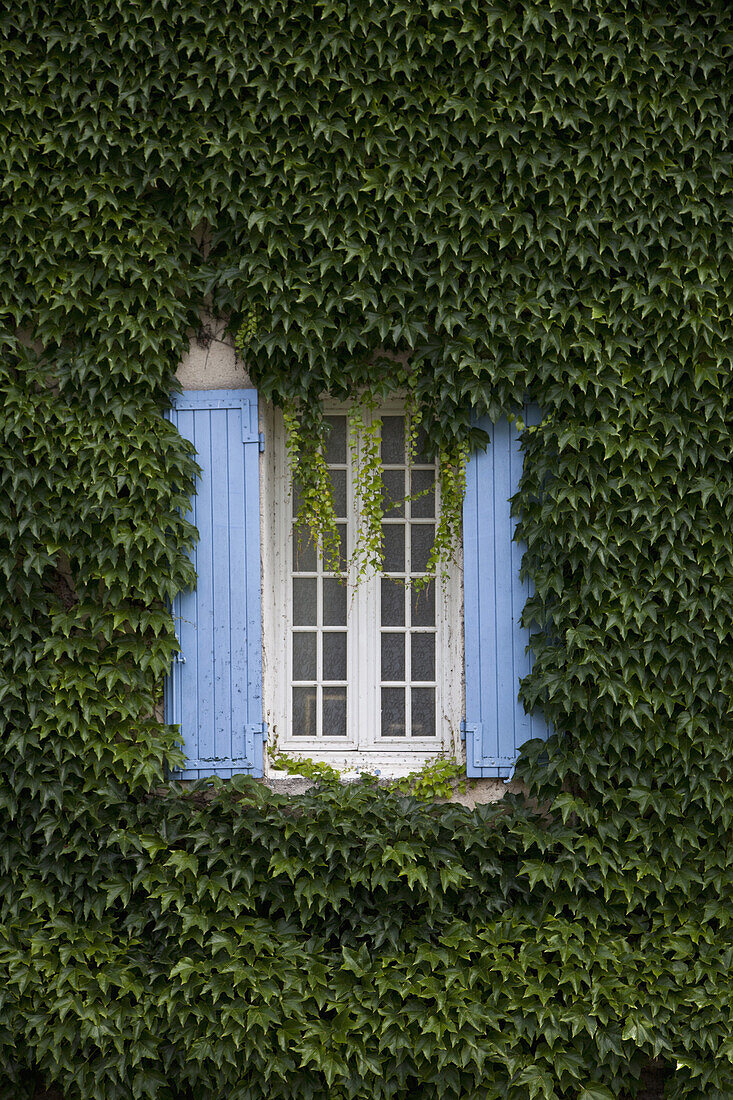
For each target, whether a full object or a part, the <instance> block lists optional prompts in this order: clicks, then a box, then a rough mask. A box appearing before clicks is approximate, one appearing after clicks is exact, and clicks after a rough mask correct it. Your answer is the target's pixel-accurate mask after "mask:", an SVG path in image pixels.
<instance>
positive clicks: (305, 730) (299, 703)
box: [293, 687, 317, 737]
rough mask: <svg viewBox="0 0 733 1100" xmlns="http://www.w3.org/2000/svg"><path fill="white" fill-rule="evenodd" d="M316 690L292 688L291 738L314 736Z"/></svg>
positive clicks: (312, 688)
mask: <svg viewBox="0 0 733 1100" xmlns="http://www.w3.org/2000/svg"><path fill="white" fill-rule="evenodd" d="M316 691H317V688H314V687H309V688H303V687H300V688H296V687H294V688H293V737H315V736H316Z"/></svg>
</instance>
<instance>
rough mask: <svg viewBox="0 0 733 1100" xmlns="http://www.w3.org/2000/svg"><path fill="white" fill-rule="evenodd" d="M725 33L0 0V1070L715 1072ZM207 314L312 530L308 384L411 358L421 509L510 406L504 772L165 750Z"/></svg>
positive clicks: (693, 1082)
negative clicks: (444, 791) (283, 456)
mask: <svg viewBox="0 0 733 1100" xmlns="http://www.w3.org/2000/svg"><path fill="white" fill-rule="evenodd" d="M732 41H733V14H732V13H731V8H730V5H729V4H727V3H724V2H723V0H710V2H706V3H703V2H702V0H683V2H681V3H679V4H677V5H661V4H656V5H655V4H646V5H642V4H635V3H632V2H631V0H617V2H616V0H614V2H611V0H527V2H525V3H523V4H517V3H515V2H514V0H492V2H488V0H456V2H452V3H450V4H448V3H445V2H443V0H434V2H432V3H430V4H427V5H426V4H416V3H413V2H412V0H355V2H354V3H348V4H347V3H345V2H344V0H295V2H293V3H290V4H280V5H278V4H275V5H273V4H264V3H262V0H221V2H219V3H217V4H202V3H199V2H198V0H148V2H147V3H146V4H144V5H139V4H137V3H135V2H133V0H94V2H92V0H69V2H67V3H64V4H63V5H61V4H60V3H57V2H55V0H50V2H48V3H44V4H38V3H31V0H15V2H14V3H13V4H11V5H6V7H5V9H4V10H3V13H2V15H0V56H1V60H2V66H1V67H0V82H1V84H2V96H1V97H0V102H1V103H2V109H1V113H0V122H1V123H2V137H3V140H2V143H1V144H0V148H1V149H2V153H1V154H0V155H1V156H2V161H3V172H2V177H1V182H0V187H1V188H2V199H3V201H2V203H0V242H2V243H1V245H0V247H1V248H2V259H3V263H2V265H0V288H1V289H0V353H1V354H0V393H1V395H2V400H1V401H0V451H1V454H0V479H1V481H2V492H0V573H1V575H2V582H3V586H4V587H3V591H4V594H5V598H4V599H3V600H2V601H1V603H0V636H1V637H2V646H1V648H0V701H1V704H2V705H1V707H0V756H1V758H2V767H1V768H0V813H1V816H0V830H2V844H1V845H0V856H1V857H2V858H1V859H0V1095H2V1096H4V1097H8V1098H9V1100H10V1098H12V1100H25V1098H26V1097H29V1096H31V1095H32V1093H33V1090H34V1088H35V1085H36V1083H38V1082H39V1081H43V1082H45V1084H46V1085H48V1086H49V1087H50V1086H55V1087H56V1088H58V1089H59V1090H61V1091H62V1092H63V1094H64V1096H65V1098H66V1100H81V1098H82V1097H83V1098H84V1100H133V1098H138V1097H142V1096H144V1097H146V1098H148V1097H149V1098H151V1100H190V1098H191V1097H196V1100H214V1098H217V1100H218V1098H219V1097H222V1096H227V1097H230V1098H231V1100H259V1098H261V1097H264V1096H265V1095H266V1096H267V1097H268V1098H278V1100H279V1098H282V1100H286V1098H288V1100H293V1098H295V1097H298V1098H299V1100H300V1098H304V1100H310V1098H313V1100H315V1098H318V1100H321V1098H323V1097H325V1096H329V1097H334V1098H336V1100H361V1098H363V1097H367V1096H368V1097H374V1098H377V1100H382V1098H384V1100H386V1098H390V1100H391V1098H394V1100H412V1098H415V1097H418V1096H419V1097H420V1098H423V1097H426V1098H431V1097H438V1096H440V1097H441V1098H442V1100H443V1098H444V1100H458V1098H460V1100H471V1098H479V1097H480V1098H481V1100H527V1098H529V1100H533V1098H537V1100H540V1098H541V1100H579V1098H581V1097H582V1098H583V1100H596V1098H599V1100H600V1098H603V1100H608V1097H611V1096H612V1097H621V1096H623V1095H624V1093H627V1094H629V1095H633V1093H634V1091H635V1090H636V1087H637V1084H638V1082H639V1080H640V1078H641V1075H642V1073H643V1070H644V1066H645V1065H646V1064H647V1063H648V1062H649V1061H650V1060H651V1059H653V1060H654V1061H655V1062H656V1064H657V1065H661V1066H662V1067H664V1068H666V1069H667V1070H668V1080H667V1086H666V1087H667V1094H668V1098H669V1100H699V1098H702V1097H704V1098H705V1100H728V1098H729V1097H730V1096H731V1095H732V1094H733V1058H732V1054H733V1052H732V1050H731V1038H730V1036H731V1033H732V1021H731V1007H730V1006H731V1004H732V1003H733V995H732V992H733V991H732V990H731V978H730V974H731V952H730V944H731V941H732V940H733V935H732V932H733V929H732V926H731V912H733V873H732V872H731V859H730V851H729V848H730V829H731V821H732V820H733V810H732V809H731V806H732V804H733V803H732V799H733V792H732V790H731V775H730V760H731V757H732V756H733V726H732V723H731V713H732V708H731V700H732V699H733V671H732V670H733V595H732V594H733V542H732V540H731V530H733V467H732V466H731V461H730V456H731V453H733V428H732V425H733V410H732V407H731V401H732V397H731V387H730V377H731V367H732V363H731V358H732V354H731V353H732V344H731V332H733V324H732V322H733V316H732V314H733V308H732V307H733V289H732V288H733V270H732V268H733V264H732V260H731V241H732V240H733V224H732V222H733V211H732V210H731V205H730V172H731V164H732V156H731V139H730V134H731V76H730V73H731V42H732ZM203 314H209V315H212V314H213V315H215V316H218V317H222V318H225V319H226V321H227V324H228V325H229V327H230V329H231V331H232V333H235V332H239V333H241V336H240V343H239V346H240V351H241V353H242V354H243V356H244V358H245V361H246V366H247V370H248V371H249V374H250V376H251V378H252V380H253V382H254V384H255V385H256V386H257V388H258V390H259V392H260V394H261V396H262V398H263V399H267V400H271V401H273V402H274V403H276V404H277V405H279V406H280V407H281V408H283V409H284V410H285V411H286V412H287V413H288V415H289V416H290V418H291V420H290V426H291V430H290V440H291V444H290V446H291V458H292V457H295V456H296V451H297V461H298V464H299V466H300V467H301V468H302V469H303V471H304V478H303V485H304V486H305V488H306V490H308V491H306V492H305V493H304V494H303V499H304V500H305V503H304V504H302V505H301V507H302V508H303V509H304V511H303V515H304V516H305V518H306V519H307V521H308V523H309V524H311V525H312V524H315V529H316V533H317V537H319V538H321V539H322V540H323V542H324V543H326V544H327V543H328V540H329V537H330V534H329V532H332V526H331V519H332V516H331V513H330V512H329V511H328V508H327V507H324V501H327V499H328V495H327V478H326V475H325V473H324V464H323V459H322V456H323V446H324V443H325V436H324V435H323V434H322V433H321V427H320V425H321V421H322V418H321V417H320V413H319V402H320V401H321V399H322V397H323V395H325V394H328V395H331V396H332V397H334V398H336V399H338V400H347V399H349V398H353V397H354V396H356V395H358V394H361V393H366V394H372V395H374V396H375V397H376V398H377V399H379V400H381V399H382V398H383V397H385V396H387V395H389V394H390V393H394V392H396V391H400V392H402V393H404V394H406V395H407V399H408V406H409V408H410V409H411V411H412V414H413V415H414V418H415V422H416V423H417V419H418V418H419V421H420V427H421V430H423V431H424V432H425V434H426V437H427V440H428V443H429V446H430V448H431V453H433V454H435V455H437V456H445V457H443V458H440V459H439V465H440V470H441V472H440V479H441V488H442V494H443V502H444V514H445V515H446V517H447V519H446V523H449V525H452V527H453V529H454V530H455V526H456V523H457V518H458V515H459V503H458V502H459V498H460V495H461V492H462V478H463V460H464V457H465V454H466V449H467V448H468V449H473V448H475V447H480V446H482V445H485V444H486V438H485V436H484V435H483V433H482V432H481V431H480V430H479V429H478V428H477V427H476V418H477V417H480V416H482V415H484V414H487V415H489V417H491V418H493V419H496V418H498V417H499V416H501V415H509V416H512V415H515V416H516V415H519V414H520V412H521V409H522V407H523V405H524V404H525V401H526V400H527V399H528V398H529V399H530V400H532V401H535V402H537V403H538V404H539V406H540V408H541V409H542V414H543V418H542V421H541V423H540V424H539V425H538V426H536V427H527V428H526V429H525V430H524V431H523V432H522V446H523V452H524V474H523V478H522V481H521V485H520V489H519V493H518V495H517V499H516V501H515V502H514V503H515V509H516V514H517V518H518V523H519V534H520V536H521V538H522V539H523V541H524V543H525V545H526V548H527V550H526V554H525V557H524V562H523V571H524V574H525V575H526V576H527V577H528V578H529V579H530V580H531V581H532V584H533V586H534V587H533V595H532V597H531V598H530V599H529V601H528V603H527V606H526V607H525V609H524V618H525V621H526V623H527V624H528V625H531V629H532V635H533V637H532V650H533V664H532V671H531V673H530V674H529V676H528V677H527V678H526V679H525V680H524V682H523V684H522V688H521V691H522V696H523V698H524V699H525V700H526V702H527V704H528V705H529V706H533V707H534V706H536V707H539V708H540V709H542V710H543V711H544V713H545V715H546V717H547V718H548V719H549V720H550V721H551V723H552V726H553V728H554V730H555V731H556V733H555V735H554V736H553V737H552V739H551V740H550V741H549V742H548V743H547V744H543V745H533V744H529V745H528V746H526V748H525V751H524V753H523V756H522V759H521V760H520V762H519V766H518V772H517V774H518V776H519V777H520V778H521V779H522V780H523V781H524V783H525V785H526V788H527V790H528V792H529V795H528V797H523V796H520V795H514V794H509V795H507V796H506V798H505V799H504V800H503V801H502V803H501V804H499V805H497V806H491V807H478V808H476V809H475V810H473V811H469V810H468V809H466V808H464V807H461V806H456V805H450V804H449V805H441V804H435V803H433V802H423V801H421V800H419V799H415V798H412V797H410V796H409V795H408V794H406V793H403V792H401V791H395V790H391V791H390V790H385V789H383V788H382V787H380V786H378V785H376V786H375V785H374V784H370V783H368V782H367V783H358V784H353V785H346V786H341V785H336V784H333V785H330V786H329V785H328V784H323V783H322V784H320V786H319V789H318V790H317V791H314V792H309V793H308V794H306V795H303V796H300V797H298V798H294V799H285V798H284V797H281V796H278V795H274V794H271V793H269V792H268V791H266V790H265V789H264V788H263V786H262V785H261V784H258V783H256V782H255V781H253V780H250V779H246V778H240V779H237V780H234V781H232V782H231V783H229V784H224V783H222V782H221V781H216V780H213V781H212V782H211V783H203V784H200V785H198V786H195V787H193V788H186V789H184V788H183V787H181V786H176V785H166V783H165V772H164V762H165V761H166V760H169V761H171V762H172V763H175V761H176V760H177V759H178V757H177V755H176V754H177V753H179V749H178V748H177V730H176V729H175V728H173V727H169V726H167V725H166V724H165V723H164V722H162V721H161V720H159V710H158V709H157V708H158V707H159V702H160V696H161V686H162V679H163V675H164V672H165V669H166V668H167V667H168V664H169V662H170V660H171V658H172V655H173V654H174V653H175V651H176V645H177V643H176V638H175V630H174V623H173V622H172V619H171V617H170V615H169V613H168V610H167V609H168V606H169V601H170V599H171V598H172V597H173V596H174V595H175V593H176V592H177V591H179V590H180V589H182V588H184V587H186V586H188V585H190V584H191V583H192V582H193V579H194V578H193V575H192V568H191V565H190V563H189V561H188V557H187V550H188V549H189V548H190V547H191V545H192V544H193V542H194V540H195V537H196V534H195V531H194V529H193V527H192V526H191V524H190V523H189V522H188V520H187V519H186V514H187V511H186V505H187V501H188V500H189V498H190V495H191V492H192V490H193V486H194V482H195V474H196V461H195V455H194V454H193V451H192V448H191V447H190V445H189V444H187V443H185V442H184V441H183V440H182V439H181V438H180V437H179V436H178V434H177V432H176V431H175V429H174V428H173V427H172V425H171V424H170V423H169V422H168V421H166V420H165V419H164V417H163V416H162V413H163V412H164V411H165V409H166V407H167V405H168V402H169V400H170V394H171V392H172V390H174V389H175V386H176V383H175V371H176V367H177V365H178V363H179V362H180V360H181V358H182V357H183V355H184V354H185V352H186V351H187V349H188V347H189V343H190V339H191V335H192V334H193V333H196V332H197V331H198V330H199V329H200V327H201V323H202V322H201V318H202V315H203ZM319 456H320V457H319ZM317 486H318V487H320V489H319V491H318V495H317V499H316V497H310V498H309V497H308V492H313V491H315V488H316V487H317ZM321 490H322V491H321ZM365 496H366V498H367V499H368V500H371V501H372V502H376V481H375V480H372V479H370V480H369V487H366V486H365ZM446 502H447V504H446ZM374 515H375V516H376V512H375V513H374ZM329 517H330V518H329ZM371 522H372V521H371V520H370V523H371ZM319 523H320V524H321V526H320V528H319V526H318V525H319ZM370 529H371V530H373V529H374V528H373V527H371V528H370ZM446 539H447V535H446ZM446 539H444V541H443V543H442V545H443V547H444V548H445V546H446V545H447V542H446ZM439 542H440V538H439ZM441 554H442V551H441ZM439 559H440V555H439V556H438V557H437V558H436V561H435V564H436V569H437V568H438V561H439Z"/></svg>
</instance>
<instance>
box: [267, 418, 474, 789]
mask: <svg viewBox="0 0 733 1100" xmlns="http://www.w3.org/2000/svg"><path fill="white" fill-rule="evenodd" d="M347 411H348V410H347V408H346V407H344V406H329V407H328V408H327V421H328V424H329V427H330V432H329V436H328V444H327V452H326V458H327V462H328V465H329V468H330V471H331V477H332V481H333V487H334V502H335V506H336V515H337V522H338V527H339V534H340V541H341V547H342V560H343V563H346V561H347V559H348V556H349V555H350V554H351V553H352V551H353V549H354V544H355V539H356V534H357V528H358V519H359V517H358V513H357V503H356V501H355V499H354V489H353V469H352V440H351V439H350V438H349V422H348V416H347ZM378 415H379V416H380V417H381V419H382V429H381V458H382V467H383V480H384V488H385V494H386V500H385V516H384V524H383V541H384V571H383V572H382V573H381V574H379V575H377V576H370V577H368V578H367V579H365V580H362V581H361V582H360V583H359V585H358V586H355V585H354V584H353V578H350V577H348V576H347V575H346V573H345V571H344V569H341V570H338V571H335V572H334V571H328V570H326V569H324V564H323V561H322V559H321V556H320V554H318V553H317V551H316V547H315V546H314V545H313V543H312V542H311V541H310V539H309V538H308V535H307V533H306V532H303V531H299V530H298V528H297V527H296V525H295V522H294V517H295V514H296V512H297V504H298V502H297V499H296V498H295V496H294V494H292V493H291V492H290V477H289V471H288V469H287V464H286V456H285V439H284V432H283V429H282V426H281V425H277V426H276V428H275V430H274V432H273V433H272V438H273V441H274V446H273V448H272V471H271V474H272V493H271V499H272V503H273V509H272V511H273V521H272V523H271V525H270V530H269V540H270V551H271V552H270V554H269V555H267V554H266V555H264V558H265V559H266V560H267V561H269V563H270V565H271V568H270V569H269V570H268V568H267V565H266V567H265V590H266V591H267V590H268V589H270V590H271V593H272V595H271V599H270V601H269V610H270V614H269V616H268V614H267V609H266V621H265V663H266V670H267V678H266V709H267V710H268V718H269V721H270V726H271V728H272V729H273V730H274V732H275V733H276V735H277V738H278V746H279V747H280V748H283V749H286V750H288V751H295V752H301V753H303V754H304V755H307V756H311V757H314V758H316V759H321V760H328V761H330V762H333V763H336V764H337V765H339V766H341V767H344V766H345V767H347V768H348V767H349V766H352V767H355V768H356V767H359V766H364V767H369V768H375V767H376V768H379V769H380V770H384V772H385V773H386V774H387V773H391V774H398V773H399V772H401V771H405V770H410V769H412V768H414V767H419V766H420V764H421V763H422V762H423V761H424V760H426V759H428V758H429V757H431V756H434V755H435V754H436V753H438V752H440V751H442V750H444V749H446V748H449V747H452V745H453V741H454V738H455V739H457V737H458V726H459V722H460V716H461V700H460V687H461V674H460V670H461V668H462V654H461V651H460V648H459V649H456V646H459V645H460V634H461V631H460V625H461V624H460V596H459V591H460V590H459V584H458V582H459V578H458V576H457V573H458V570H457V569H454V570H453V574H455V575H451V576H450V577H449V580H448V583H447V585H446V586H445V587H443V586H441V585H440V584H437V585H436V584H435V582H434V581H429V582H427V583H425V584H424V585H422V586H420V585H417V586H416V585H415V583H414V582H415V581H418V580H419V578H421V577H424V576H425V572H426V567H427V563H428V558H429V555H430V550H431V548H432V545H433V540H434V536H435V524H436V519H437V509H438V508H439V500H438V495H437V492H436V470H435V465H434V464H433V463H432V462H429V461H427V460H426V459H425V457H424V456H423V455H421V454H418V458H417V460H416V461H415V462H414V463H413V464H412V466H410V465H409V463H408V455H407V433H408V429H409V425H408V420H407V417H406V414H405V411H404V409H403V408H401V407H400V406H399V405H398V404H393V405H388V406H385V407H384V408H382V409H381V410H380V411H379V414H378ZM418 450H419V447H418ZM266 544H267V543H265V545H266ZM268 573H270V583H269V585H268ZM270 623H271V624H272V625H273V627H274V629H273V630H272V633H271V634H268V625H269V624H270ZM270 639H271V641H272V644H271V645H270V644H269V641H270Z"/></svg>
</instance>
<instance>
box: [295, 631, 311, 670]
mask: <svg viewBox="0 0 733 1100" xmlns="http://www.w3.org/2000/svg"><path fill="white" fill-rule="evenodd" d="M293 679H294V680H315V679H316V635H315V633H311V631H306V632H304V633H297V634H293Z"/></svg>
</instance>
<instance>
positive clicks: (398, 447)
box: [382, 416, 405, 466]
mask: <svg viewBox="0 0 733 1100" xmlns="http://www.w3.org/2000/svg"><path fill="white" fill-rule="evenodd" d="M404 461H405V418H404V416H385V417H383V418H382V462H383V463H384V464H385V466H399V465H400V464H402V463H404Z"/></svg>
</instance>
